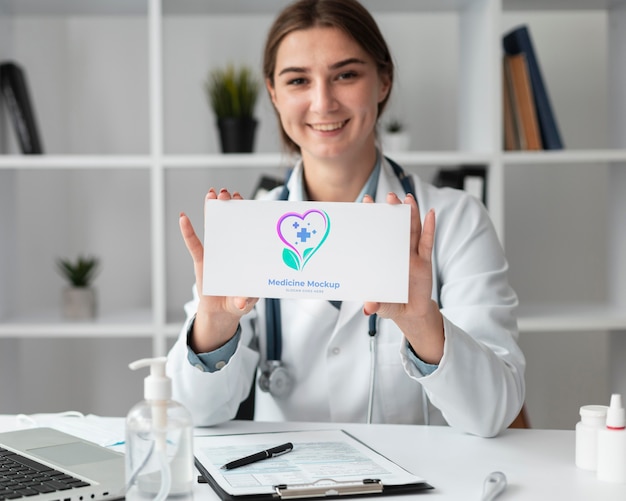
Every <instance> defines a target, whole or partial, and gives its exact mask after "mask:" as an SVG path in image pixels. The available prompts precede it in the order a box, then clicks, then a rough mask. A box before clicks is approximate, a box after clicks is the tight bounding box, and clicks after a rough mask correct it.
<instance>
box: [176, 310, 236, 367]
mask: <svg viewBox="0 0 626 501" xmlns="http://www.w3.org/2000/svg"><path fill="white" fill-rule="evenodd" d="M194 321H195V318H194V319H193V320H192V321H191V322H189V327H188V328H187V360H188V361H189V363H190V364H191V365H193V366H194V367H195V368H196V369H200V370H201V371H203V372H216V371H219V370H220V369H221V368H222V367H224V366H225V365H226V364H227V363H228V361H229V360H230V359H231V357H232V356H233V355H234V354H235V351H237V346H238V344H239V338H241V325H238V326H237V331H236V332H235V335H234V336H233V337H232V338H230V339H229V340H228V341H227V342H226V344H224V345H222V346H220V347H219V348H218V349H217V350H213V351H210V352H207V353H196V352H194V351H193V350H192V349H191V347H190V346H189V337H190V335H191V331H192V329H193V323H194Z"/></svg>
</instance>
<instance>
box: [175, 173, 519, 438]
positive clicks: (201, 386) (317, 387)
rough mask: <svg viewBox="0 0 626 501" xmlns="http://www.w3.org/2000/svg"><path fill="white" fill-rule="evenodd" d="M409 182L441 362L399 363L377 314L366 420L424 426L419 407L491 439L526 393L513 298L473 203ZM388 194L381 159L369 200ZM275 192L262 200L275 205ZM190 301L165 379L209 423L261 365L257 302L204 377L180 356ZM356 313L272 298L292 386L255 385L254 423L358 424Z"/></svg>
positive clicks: (398, 349)
mask: <svg viewBox="0 0 626 501" xmlns="http://www.w3.org/2000/svg"><path fill="white" fill-rule="evenodd" d="M299 168H300V167H299V166H297V167H296V169H299ZM298 177H299V176H298V175H297V172H296V173H295V174H294V175H292V176H291V180H290V181H289V185H290V199H291V200H293V199H295V198H294V197H295V195H294V194H295V193H296V192H297V190H296V188H295V184H296V183H297V179H298ZM414 184H415V191H416V198H417V201H418V205H419V208H420V214H421V216H422V219H423V217H424V215H425V214H426V213H427V211H428V210H429V209H431V208H433V209H434V210H435V214H436V234H435V245H434V251H433V254H434V255H433V270H434V277H433V278H434V286H433V298H434V299H435V300H436V301H437V302H438V303H439V305H440V308H441V312H442V314H443V316H444V333H445V344H444V355H443V358H442V359H441V362H440V364H439V366H438V368H437V369H436V370H435V371H434V372H433V373H431V374H430V375H427V376H423V375H422V374H421V373H420V372H419V371H418V369H417V368H416V366H415V364H413V363H412V362H411V361H410V359H409V358H408V355H407V343H406V341H405V339H404V337H403V335H402V333H401V332H400V330H399V329H398V327H397V326H396V325H395V323H393V322H392V321H390V320H384V319H380V320H379V326H378V334H377V336H376V337H377V339H376V342H377V351H378V354H377V369H376V380H375V393H374V411H373V421H374V422H380V423H413V424H421V423H424V421H425V415H424V407H423V406H424V402H428V403H427V404H426V405H427V406H428V411H427V412H428V416H429V421H430V423H431V424H449V425H450V426H454V427H457V428H459V429H461V430H463V431H466V432H469V433H473V434H476V435H481V436H493V435H496V434H497V433H499V432H500V431H501V430H503V429H504V428H506V427H507V426H508V425H509V424H510V423H511V422H512V421H513V419H514V418H515V416H516V415H517V414H518V412H519V410H520V408H521V406H522V404H523V401H524V395H525V385H524V370H525V360H524V356H523V354H522V352H521V350H520V348H519V347H518V345H517V342H516V340H517V335H518V333H517V322H516V319H515V316H514V310H515V308H516V306H517V297H516V295H515V293H514V292H513V290H512V289H511V287H510V286H509V284H508V281H507V269H508V265H507V262H506V260H505V257H504V254H503V251H502V248H501V245H500V243H499V241H498V238H497V236H496V234H495V231H494V229H493V226H492V224H491V221H490V219H489V216H488V214H487V212H486V210H485V208H484V207H483V206H482V204H480V203H479V202H478V201H477V200H476V199H475V198H473V197H472V196H471V195H468V194H467V193H465V192H463V191H459V190H452V189H447V188H446V189H439V188H435V187H433V186H432V185H430V184H427V183H424V182H422V181H421V180H420V179H419V178H418V177H416V176H414ZM391 191H393V192H395V193H397V194H398V195H399V196H400V198H402V197H403V196H404V190H403V189H402V185H401V184H400V182H399V181H398V179H397V177H396V176H395V174H394V173H393V170H392V169H391V167H390V165H389V164H388V163H387V161H383V164H382V170H381V173H380V177H379V181H378V187H377V191H376V193H377V198H378V201H381V200H382V201H384V200H385V195H386V194H387V193H388V192H391ZM277 193H278V192H276V191H274V192H273V193H272V194H271V197H273V198H278V194H277ZM370 238H376V235H371V237H370ZM384 270H385V263H372V267H371V268H370V269H367V270H363V273H367V274H374V273H384ZM194 295H195V287H194ZM196 301H197V298H194V300H193V301H191V302H190V303H188V304H187V305H185V308H186V311H187V314H188V321H187V322H186V323H185V325H184V326H183V329H182V332H181V334H180V337H179V339H178V340H177V342H176V344H175V345H174V346H173V348H172V350H171V351H170V353H169V360H168V372H169V374H170V375H171V376H172V378H173V388H174V398H175V399H176V400H178V401H180V402H182V403H183V404H184V405H185V406H186V407H187V408H188V409H189V410H190V411H191V413H192V415H193V417H194V420H195V424H196V425H212V424H217V423H220V422H224V421H226V420H229V419H232V418H233V417H234V416H235V413H236V411H237V409H238V406H239V403H240V402H241V401H242V400H243V399H244V398H245V397H246V396H247V395H248V392H249V389H250V384H251V381H252V380H253V375H254V374H255V371H256V368H257V365H258V363H259V360H260V358H265V353H266V351H265V350H266V348H265V315H264V302H263V301H259V302H258V303H257V307H256V309H255V310H254V311H253V312H252V313H251V314H250V315H248V318H246V317H244V319H242V322H241V325H242V329H243V331H242V336H241V340H240V343H239V346H238V348H237V351H236V352H235V354H234V355H233V357H232V358H231V359H230V360H229V361H228V363H227V364H226V365H225V366H223V368H221V369H220V370H217V371H215V372H202V371H201V370H199V369H198V368H196V367H194V366H192V365H191V364H190V363H189V362H188V359H187V343H186V332H187V326H188V322H189V320H190V319H191V317H192V315H193V314H194V313H195V310H196ZM362 307H363V305H362V303H359V302H344V303H343V304H342V306H341V309H340V311H337V310H336V309H335V308H334V307H333V306H332V305H331V304H330V303H328V302H327V301H321V300H282V301H281V310H282V329H283V347H282V361H283V363H284V364H285V365H286V367H287V368H288V369H289V371H290V373H291V374H292V375H293V377H294V379H295V386H294V390H293V391H292V392H291V394H290V395H289V396H288V397H287V398H284V399H277V398H274V397H272V396H271V395H270V394H269V393H265V392H262V391H260V390H259V389H258V388H257V391H256V407H255V409H256V410H255V419H256V420H265V421H276V420H288V421H334V422H364V421H365V420H366V416H367V408H368V395H369V384H370V383H369V382H370V349H369V337H368V334H367V332H368V319H367V317H366V316H365V315H364V314H363V312H362ZM252 326H255V328H252ZM254 341H256V342H254ZM257 343H258V348H254V346H255V345H256V344H257ZM424 392H425V396H427V399H426V398H425V396H424Z"/></svg>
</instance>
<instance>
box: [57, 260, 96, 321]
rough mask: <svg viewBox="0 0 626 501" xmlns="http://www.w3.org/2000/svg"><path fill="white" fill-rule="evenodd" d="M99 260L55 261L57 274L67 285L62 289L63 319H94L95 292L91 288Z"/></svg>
mask: <svg viewBox="0 0 626 501" xmlns="http://www.w3.org/2000/svg"><path fill="white" fill-rule="evenodd" d="M99 264H100V262H99V260H98V258H96V257H91V256H86V257H82V256H78V258H77V259H76V260H75V261H71V260H69V259H57V269H58V270H59V273H61V275H62V276H63V277H64V278H66V279H67V281H68V282H69V284H68V285H67V286H66V287H65V288H64V289H63V296H62V300H63V317H64V318H66V319H68V320H91V319H93V318H95V317H96V313H97V303H96V290H95V289H94V288H93V286H92V282H93V280H94V279H95V277H96V275H97V273H98V271H99Z"/></svg>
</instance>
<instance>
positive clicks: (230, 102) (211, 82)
mask: <svg viewBox="0 0 626 501" xmlns="http://www.w3.org/2000/svg"><path fill="white" fill-rule="evenodd" d="M205 88H206V92H207V97H208V100H209V104H210V105H211V108H213V111H214V112H215V115H216V116H217V118H226V117H252V116H253V115H254V106H255V105H256V101H257V97H258V95H259V88H260V82H259V80H258V79H257V78H256V77H255V76H254V74H253V72H252V70H251V69H250V68H248V67H246V66H243V67H241V68H239V69H236V68H235V67H234V66H233V65H229V66H227V67H226V68H216V69H214V70H211V71H210V72H209V77H208V79H207V81H206V83H205Z"/></svg>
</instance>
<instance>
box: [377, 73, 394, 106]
mask: <svg viewBox="0 0 626 501" xmlns="http://www.w3.org/2000/svg"><path fill="white" fill-rule="evenodd" d="M390 89H391V78H389V75H388V74H387V73H383V74H381V75H380V88H379V89H378V102H379V103H382V102H383V101H384V100H385V99H386V97H387V95H388V94H389V90H390Z"/></svg>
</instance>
